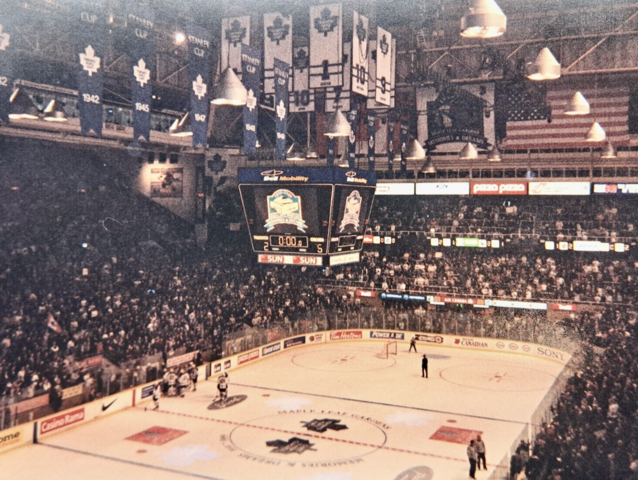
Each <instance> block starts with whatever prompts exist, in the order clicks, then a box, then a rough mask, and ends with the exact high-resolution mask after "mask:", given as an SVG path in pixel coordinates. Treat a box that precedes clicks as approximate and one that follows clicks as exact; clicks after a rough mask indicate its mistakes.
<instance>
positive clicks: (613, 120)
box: [496, 85, 629, 149]
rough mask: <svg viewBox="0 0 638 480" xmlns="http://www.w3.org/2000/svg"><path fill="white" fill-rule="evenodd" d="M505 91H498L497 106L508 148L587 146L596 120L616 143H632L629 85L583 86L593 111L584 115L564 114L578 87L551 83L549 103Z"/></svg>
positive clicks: (583, 91)
mask: <svg viewBox="0 0 638 480" xmlns="http://www.w3.org/2000/svg"><path fill="white" fill-rule="evenodd" d="M503 90H505V89H504V88H503V89H500V90H499V92H498V95H497V100H496V102H497V103H496V108H497V112H499V116H501V117H502V118H503V120H504V121H505V122H506V131H505V133H506V136H505V141H504V143H503V147H504V148H507V149H531V148H548V149H549V148H583V147H586V146H588V144H587V143H586V142H585V135H586V134H587V131H588V130H589V128H590V127H591V125H592V123H593V122H594V121H597V122H598V123H600V125H601V126H602V127H603V129H604V130H605V132H606V133H607V138H608V139H609V140H610V141H611V143H612V144H613V145H614V146H618V145H627V144H628V142H629V129H628V122H627V121H628V105H629V87H628V86H626V85H619V86H605V87H599V88H597V89H594V88H582V89H580V91H581V93H582V94H583V95H584V96H585V98H586V99H587V101H588V102H589V106H590V114H589V115H582V116H580V115H579V116H571V115H565V114H564V113H563V112H564V109H565V104H566V103H567V101H568V100H569V99H570V98H571V97H572V96H573V95H574V93H575V92H576V90H577V89H576V88H574V86H567V85H565V86H560V85H556V86H554V85H549V86H548V87H547V96H546V103H544V102H536V103H535V104H530V102H526V101H524V99H523V100H522V97H521V94H520V92H518V91H516V90H512V89H507V90H506V91H503ZM534 105H535V107H534ZM548 120H551V123H549V122H548Z"/></svg>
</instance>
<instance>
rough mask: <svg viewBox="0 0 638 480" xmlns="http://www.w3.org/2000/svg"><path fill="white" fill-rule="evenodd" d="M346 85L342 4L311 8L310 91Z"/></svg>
mask: <svg viewBox="0 0 638 480" xmlns="http://www.w3.org/2000/svg"><path fill="white" fill-rule="evenodd" d="M342 84H343V22H342V13H341V4H333V5H317V6H314V7H310V88H325V87H338V86H340V85H342Z"/></svg>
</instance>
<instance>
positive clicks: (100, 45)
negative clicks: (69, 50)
mask: <svg viewBox="0 0 638 480" xmlns="http://www.w3.org/2000/svg"><path fill="white" fill-rule="evenodd" d="M77 12H78V18H77V20H78V23H77V25H76V28H75V48H76V50H75V51H76V56H75V58H76V60H77V62H78V110H79V113H80V126H81V130H82V135H89V134H91V133H93V134H94V135H97V136H98V137H101V136H102V121H103V111H104V105H103V90H104V74H103V72H104V68H103V67H104V65H103V59H104V39H105V34H106V31H105V30H106V13H105V10H104V3H103V1H91V2H81V3H79V4H78V9H77Z"/></svg>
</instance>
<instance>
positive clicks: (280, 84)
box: [274, 58, 290, 160]
mask: <svg viewBox="0 0 638 480" xmlns="http://www.w3.org/2000/svg"><path fill="white" fill-rule="evenodd" d="M274 65H275V130H276V131H277V139H276V142H275V159H277V160H285V159H286V133H287V131H288V103H289V98H288V81H289V79H290V73H289V72H290V65H289V64H287V63H286V62H282V61H281V60H279V59H277V58H275V63H274Z"/></svg>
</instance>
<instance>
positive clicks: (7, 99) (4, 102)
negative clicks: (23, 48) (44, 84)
mask: <svg viewBox="0 0 638 480" xmlns="http://www.w3.org/2000/svg"><path fill="white" fill-rule="evenodd" d="M8 7H9V6H6V7H5V6H3V7H2V9H0V121H2V122H4V123H9V113H11V94H12V93H13V62H12V57H13V43H12V42H13V38H12V37H13V35H14V30H15V27H16V22H15V20H14V19H15V17H16V15H15V12H13V11H11V10H10V9H9V8H8ZM14 8H15V7H14Z"/></svg>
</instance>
